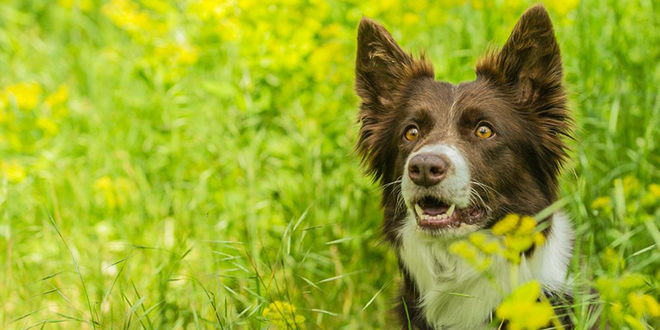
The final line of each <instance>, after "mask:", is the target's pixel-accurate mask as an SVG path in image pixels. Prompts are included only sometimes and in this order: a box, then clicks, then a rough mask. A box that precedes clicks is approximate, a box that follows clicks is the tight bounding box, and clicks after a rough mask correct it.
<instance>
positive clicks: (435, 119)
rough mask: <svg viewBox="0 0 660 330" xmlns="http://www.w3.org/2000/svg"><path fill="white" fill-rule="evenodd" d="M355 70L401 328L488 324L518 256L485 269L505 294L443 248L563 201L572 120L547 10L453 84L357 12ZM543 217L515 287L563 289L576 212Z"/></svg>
mask: <svg viewBox="0 0 660 330" xmlns="http://www.w3.org/2000/svg"><path fill="white" fill-rule="evenodd" d="M355 71H356V92H357V94H358V96H359V97H360V99H361V105H360V110H359V120H358V122H359V125H360V130H359V138H358V143H357V150H358V152H359V154H360V155H361V156H362V158H363V163H364V164H365V167H366V168H367V172H368V173H369V174H370V175H372V176H373V177H374V180H375V181H376V182H378V184H379V186H380V188H381V190H382V201H381V202H382V207H383V210H384V212H383V213H384V220H383V226H382V230H383V235H384V238H385V240H386V241H387V242H388V243H390V245H391V246H392V247H393V249H394V250H395V251H396V255H397V257H398V261H399V268H400V271H401V273H402V278H403V281H402V285H401V290H400V297H399V299H397V301H398V303H397V307H396V308H395V309H396V314H397V315H398V318H399V319H400V324H401V326H402V328H403V329H409V328H411V327H412V328H414V329H419V330H440V329H443V330H445V329H465V330H477V329H492V328H493V325H492V318H493V311H494V310H495V309H496V308H497V306H498V305H499V304H500V303H501V302H502V300H503V298H504V296H505V295H506V294H508V293H510V292H511V291H512V288H511V278H510V276H511V271H510V269H511V268H510V265H509V263H508V262H507V261H506V260H505V259H503V258H502V260H499V259H498V260H495V261H494V263H492V264H491V266H490V270H491V271H492V273H493V274H494V280H495V281H497V282H498V283H499V284H500V285H501V286H502V288H504V291H505V292H498V291H497V290H495V289H494V288H493V287H492V286H491V282H489V281H488V280H487V279H485V278H484V277H483V276H481V275H480V273H479V272H477V271H476V270H474V269H473V268H472V267H471V266H470V265H468V264H467V263H466V262H465V260H462V259H461V258H460V257H458V256H456V255H454V254H452V253H450V252H449V251H448V246H449V245H450V244H451V243H452V242H454V241H456V240H458V239H464V238H466V236H467V235H468V234H470V233H474V232H477V231H481V232H484V233H489V230H490V228H492V226H493V225H494V224H495V223H496V222H497V221H498V220H500V219H502V218H503V217H505V216H506V215H507V214H513V213H515V214H519V215H530V216H534V215H536V214H538V213H539V212H540V211H542V210H544V209H546V208H547V207H548V206H550V205H551V204H553V203H554V202H555V201H557V195H558V176H559V175H560V172H561V169H562V166H563V163H564V162H565V161H566V159H567V151H568V150H567V146H566V141H565V140H567V139H570V138H571V135H572V132H571V131H572V126H573V125H572V119H571V117H570V113H569V110H568V108H567V98H566V93H565V91H564V86H563V82H562V79H563V69H562V60H561V55H560V51H559V46H558V43H557V40H556V38H555V34H554V29H553V26H552V22H551V20H550V17H549V15H548V13H547V11H546V10H545V8H544V7H543V6H542V5H537V6H534V7H531V8H529V9H528V10H527V11H526V12H525V13H524V14H523V15H522V16H521V18H520V20H519V21H518V23H517V24H516V26H515V28H514V29H513V31H512V33H511V35H510V36H509V38H508V40H507V41H506V43H505V44H504V46H503V47H502V48H501V49H500V50H499V51H491V52H490V53H488V54H487V55H486V56H485V57H484V58H483V59H481V60H480V61H479V62H478V63H477V65H476V79H475V80H474V81H470V82H463V83H460V84H458V85H453V84H450V83H447V82H442V81H437V80H435V75H434V71H433V67H432V65H431V63H430V62H429V61H428V60H427V59H426V58H425V56H424V54H421V55H420V56H419V57H417V58H415V57H413V56H411V55H410V54H408V53H406V52H405V51H403V50H402V49H401V47H400V46H399V45H398V44H397V43H396V41H395V40H394V39H393V38H392V36H391V35H390V33H389V32H388V31H387V30H386V29H385V28H384V27H383V26H382V25H380V24H379V23H377V22H375V21H373V20H371V19H369V18H362V20H361V22H360V24H359V27H358V37H357V59H356V68H355ZM540 221H542V222H543V223H544V225H546V226H547V227H546V229H544V230H543V235H545V243H544V244H542V245H540V246H538V247H537V248H535V249H533V250H531V251H528V252H527V253H525V254H524V255H523V257H522V259H523V261H522V263H521V264H520V268H519V274H518V278H519V282H521V283H524V282H526V281H529V280H536V281H538V282H539V283H540V284H541V286H542V288H543V292H544V293H545V295H546V296H548V297H558V296H568V295H570V292H569V291H568V289H567V287H569V285H568V282H569V280H568V279H567V272H568V264H569V260H570V259H571V256H572V252H573V230H572V227H571V223H570V220H569V218H568V217H567V216H566V215H564V214H563V213H561V212H560V211H557V212H555V213H554V214H552V215H550V216H548V217H547V218H546V219H542V220H540ZM548 326H550V325H548ZM565 327H566V328H567V329H568V328H570V327H569V326H568V325H566V326H565Z"/></svg>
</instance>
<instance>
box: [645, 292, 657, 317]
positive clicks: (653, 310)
mask: <svg viewBox="0 0 660 330" xmlns="http://www.w3.org/2000/svg"><path fill="white" fill-rule="evenodd" d="M642 301H643V302H644V305H646V312H647V313H648V314H649V315H650V316H652V317H660V304H659V303H658V301H657V300H655V298H653V297H651V296H649V295H647V294H645V295H643V296H642Z"/></svg>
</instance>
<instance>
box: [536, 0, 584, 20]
mask: <svg viewBox="0 0 660 330" xmlns="http://www.w3.org/2000/svg"><path fill="white" fill-rule="evenodd" d="M543 2H544V3H545V4H546V5H547V6H548V8H550V10H553V11H555V12H557V14H559V15H560V16H566V14H568V12H570V11H572V10H574V9H575V8H577V6H578V4H580V0H546V1H543Z"/></svg>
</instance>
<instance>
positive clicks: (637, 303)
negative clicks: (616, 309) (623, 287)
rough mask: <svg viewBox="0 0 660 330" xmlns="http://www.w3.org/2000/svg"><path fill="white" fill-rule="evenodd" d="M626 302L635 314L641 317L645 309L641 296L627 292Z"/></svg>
mask: <svg viewBox="0 0 660 330" xmlns="http://www.w3.org/2000/svg"><path fill="white" fill-rule="evenodd" d="M628 303H629V304H630V308H631V309H632V310H633V312H635V315H637V317H641V316H642V315H644V311H646V306H645V305H644V301H643V300H642V296H641V295H639V294H636V293H632V292H631V293H629V294H628Z"/></svg>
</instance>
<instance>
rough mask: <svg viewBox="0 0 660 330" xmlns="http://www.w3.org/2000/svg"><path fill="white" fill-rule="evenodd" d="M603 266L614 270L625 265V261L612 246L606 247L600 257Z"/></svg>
mask: <svg viewBox="0 0 660 330" xmlns="http://www.w3.org/2000/svg"><path fill="white" fill-rule="evenodd" d="M601 260H602V263H603V266H605V267H607V268H609V269H611V270H613V271H616V270H618V269H623V268H625V266H626V262H625V260H624V259H623V258H621V257H619V254H618V253H616V251H614V249H613V248H611V247H607V248H606V249H605V253H604V254H603V256H602V257H601Z"/></svg>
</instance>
